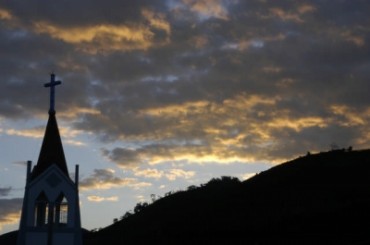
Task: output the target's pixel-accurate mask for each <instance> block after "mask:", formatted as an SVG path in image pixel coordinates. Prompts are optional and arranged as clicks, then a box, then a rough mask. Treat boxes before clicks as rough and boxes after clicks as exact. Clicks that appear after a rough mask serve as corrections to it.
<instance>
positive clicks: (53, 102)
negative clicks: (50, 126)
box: [44, 73, 62, 113]
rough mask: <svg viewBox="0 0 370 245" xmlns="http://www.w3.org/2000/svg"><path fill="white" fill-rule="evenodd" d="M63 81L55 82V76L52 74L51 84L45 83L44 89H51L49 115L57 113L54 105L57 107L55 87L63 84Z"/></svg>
mask: <svg viewBox="0 0 370 245" xmlns="http://www.w3.org/2000/svg"><path fill="white" fill-rule="evenodd" d="M61 83H62V82H61V81H55V74H54V73H52V74H51V75H50V83H45V84H44V87H45V88H48V87H50V109H49V113H55V109H54V105H55V86H57V85H59V84H61Z"/></svg>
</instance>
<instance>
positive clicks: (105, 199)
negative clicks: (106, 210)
mask: <svg viewBox="0 0 370 245" xmlns="http://www.w3.org/2000/svg"><path fill="white" fill-rule="evenodd" d="M87 200H89V201H90V202H117V201H118V196H111V197H101V196H96V195H91V196H87Z"/></svg>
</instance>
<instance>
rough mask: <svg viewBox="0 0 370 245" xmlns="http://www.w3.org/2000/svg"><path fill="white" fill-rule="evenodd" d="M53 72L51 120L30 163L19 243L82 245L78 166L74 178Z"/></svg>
mask: <svg viewBox="0 0 370 245" xmlns="http://www.w3.org/2000/svg"><path fill="white" fill-rule="evenodd" d="M59 84H61V82H60V81H56V80H55V75H54V74H51V78H50V83H46V84H45V85H44V86H45V87H47V88H50V108H49V119H48V122H47V125H46V129H45V135H44V139H43V142H42V146H41V150H40V154H39V158H38V161H37V164H36V165H35V166H34V167H33V168H32V162H30V161H29V162H28V163H27V176H26V187H25V193H24V199H23V207H22V214H21V220H20V225H19V232H18V239H17V245H36V244H37V245H66V244H68V245H82V233H81V217H80V207H79V194H78V173H79V166H78V165H76V167H75V173H74V175H75V176H74V180H72V179H71V177H70V175H69V172H68V168H67V162H66V159H65V156H64V150H63V145H62V140H61V137H60V134H59V129H58V124H57V119H56V112H55V108H54V107H55V105H54V104H55V86H57V85H59Z"/></svg>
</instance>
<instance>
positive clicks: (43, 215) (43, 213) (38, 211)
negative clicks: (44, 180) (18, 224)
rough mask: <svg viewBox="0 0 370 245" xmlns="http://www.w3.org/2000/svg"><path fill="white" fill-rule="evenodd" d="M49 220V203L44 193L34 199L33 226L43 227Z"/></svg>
mask: <svg viewBox="0 0 370 245" xmlns="http://www.w3.org/2000/svg"><path fill="white" fill-rule="evenodd" d="M48 218H49V202H48V199H47V197H46V195H45V193H44V192H42V193H40V195H39V196H38V197H37V199H36V203H35V222H34V225H35V226H38V227H39V226H44V225H46V224H48Z"/></svg>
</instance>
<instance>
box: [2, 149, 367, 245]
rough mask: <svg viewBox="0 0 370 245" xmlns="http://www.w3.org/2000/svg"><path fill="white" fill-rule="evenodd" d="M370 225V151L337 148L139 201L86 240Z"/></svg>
mask: <svg viewBox="0 0 370 245" xmlns="http://www.w3.org/2000/svg"><path fill="white" fill-rule="evenodd" d="M369 231H370V150H363V151H345V150H337V151H330V152H326V153H319V154H312V155H310V154H308V155H307V156H304V157H300V158H297V159H295V160H293V161H289V162H286V163H283V164H280V165H277V166H276V167H273V168H271V169H269V170H267V171H264V172H262V173H259V174H257V175H256V176H254V177H253V178H250V179H248V180H246V181H243V182H241V181H239V180H238V179H236V178H232V177H222V178H221V179H212V180H210V181H209V182H208V183H206V184H204V185H201V186H200V187H195V186H191V187H189V188H188V190H186V191H180V192H176V193H173V194H171V195H168V196H166V197H163V198H161V199H159V200H156V201H154V202H153V203H152V204H150V205H144V204H139V205H137V206H136V207H135V213H134V214H132V215H125V217H124V218H123V219H121V220H119V221H117V222H115V223H114V224H112V225H110V226H108V227H106V228H104V229H101V230H99V231H96V232H86V233H85V237H84V244H85V245H97V244H105V243H107V241H109V244H111V245H115V244H126V245H129V244H149V243H151V244H215V243H217V244H284V245H285V244H370V235H369V234H370V232H369ZM3 238H4V236H1V237H0V244H1V245H3V244H14V243H3V240H2V239H3Z"/></svg>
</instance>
